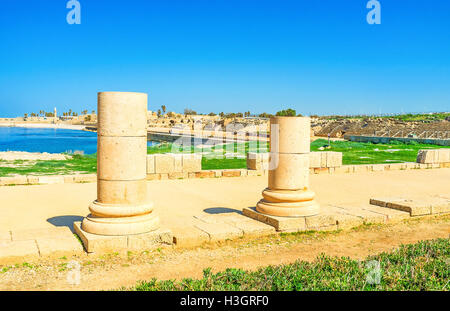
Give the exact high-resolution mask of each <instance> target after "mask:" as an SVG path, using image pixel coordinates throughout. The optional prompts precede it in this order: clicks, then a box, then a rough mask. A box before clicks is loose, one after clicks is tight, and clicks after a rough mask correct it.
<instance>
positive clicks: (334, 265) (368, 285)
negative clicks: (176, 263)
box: [130, 239, 450, 291]
mask: <svg viewBox="0 0 450 311" xmlns="http://www.w3.org/2000/svg"><path fill="white" fill-rule="evenodd" d="M449 260H450V239H437V240H433V241H421V242H419V243H416V244H410V245H402V246H401V247H400V248H399V249H398V250H396V251H394V252H391V253H386V252H384V253H381V254H379V255H375V256H369V257H367V258H366V259H365V260H363V261H357V260H353V259H350V258H348V257H341V258H338V257H329V256H326V255H321V256H319V257H317V258H316V260H315V261H314V262H306V261H296V262H295V263H293V264H287V265H278V266H267V267H264V268H261V269H259V270H257V271H246V270H241V269H227V270H225V271H223V272H219V273H212V272H211V269H206V270H204V273H203V278H201V279H197V280H196V279H191V278H186V279H183V280H182V281H176V280H166V281H159V280H157V279H152V280H150V281H142V282H139V283H138V285H137V286H135V287H133V288H131V289H130V290H138V291H207V290H213V291H234V290H236V291H241V290H257V291H293V290H295V291H300V290H315V291H317V290H349V291H356V290H358V291H359V290H367V291H374V290H375V291H377V290H408V291H411V290H414V291H416V290H448V289H449V286H450V285H449V277H450V270H449V269H448V265H449ZM374 263H379V267H380V270H379V271H380V274H379V276H380V278H379V280H377V277H376V273H373V272H374V267H375V266H374ZM373 281H375V282H373ZM377 281H379V282H377Z"/></svg>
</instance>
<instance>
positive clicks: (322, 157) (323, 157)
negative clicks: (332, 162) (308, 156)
mask: <svg viewBox="0 0 450 311" xmlns="http://www.w3.org/2000/svg"><path fill="white" fill-rule="evenodd" d="M327 157H328V153H327V152H326V151H323V152H320V166H319V167H327Z"/></svg>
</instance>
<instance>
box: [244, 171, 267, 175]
mask: <svg viewBox="0 0 450 311" xmlns="http://www.w3.org/2000/svg"><path fill="white" fill-rule="evenodd" d="M263 174H264V173H263V172H262V171H261V170H247V176H262V175H263Z"/></svg>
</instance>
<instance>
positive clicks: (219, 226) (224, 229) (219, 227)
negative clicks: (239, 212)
mask: <svg viewBox="0 0 450 311" xmlns="http://www.w3.org/2000/svg"><path fill="white" fill-rule="evenodd" d="M195 227H196V228H197V229H200V230H202V231H204V232H205V233H207V234H208V236H209V239H210V241H211V242H219V241H225V240H232V239H236V238H239V237H241V236H243V234H244V233H243V231H242V230H240V229H238V228H236V227H233V226H231V225H229V224H225V223H216V224H210V223H206V222H202V221H198V222H197V223H196V224H195Z"/></svg>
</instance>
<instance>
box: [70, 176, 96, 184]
mask: <svg viewBox="0 0 450 311" xmlns="http://www.w3.org/2000/svg"><path fill="white" fill-rule="evenodd" d="M73 181H74V182H76V183H88V182H96V181H97V175H96V174H80V175H74V176H73Z"/></svg>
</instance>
